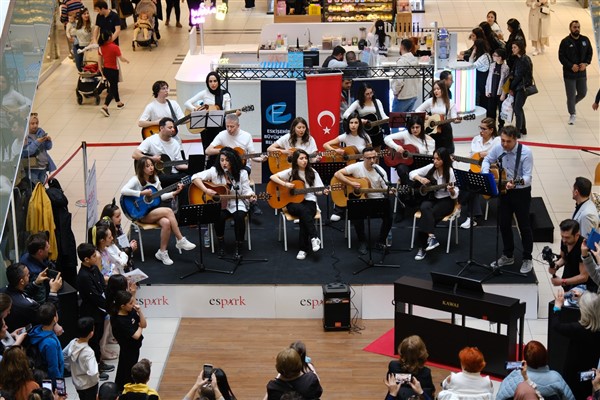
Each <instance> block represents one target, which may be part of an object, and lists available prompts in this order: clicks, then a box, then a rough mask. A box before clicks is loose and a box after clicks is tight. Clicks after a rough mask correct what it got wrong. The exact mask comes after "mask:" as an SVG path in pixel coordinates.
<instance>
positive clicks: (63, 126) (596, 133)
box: [33, 0, 600, 398]
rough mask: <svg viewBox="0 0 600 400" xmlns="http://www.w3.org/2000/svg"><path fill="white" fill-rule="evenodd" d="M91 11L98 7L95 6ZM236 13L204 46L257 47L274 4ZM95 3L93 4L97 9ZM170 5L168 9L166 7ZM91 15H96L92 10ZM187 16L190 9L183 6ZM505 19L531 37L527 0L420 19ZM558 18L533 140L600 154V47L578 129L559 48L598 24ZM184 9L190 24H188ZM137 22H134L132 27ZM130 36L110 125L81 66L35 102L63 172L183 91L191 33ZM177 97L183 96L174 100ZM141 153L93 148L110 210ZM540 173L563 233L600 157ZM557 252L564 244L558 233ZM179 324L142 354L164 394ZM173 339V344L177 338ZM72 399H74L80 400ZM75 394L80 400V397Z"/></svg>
mask: <svg viewBox="0 0 600 400" xmlns="http://www.w3.org/2000/svg"><path fill="white" fill-rule="evenodd" d="M86 3H91V1H90V0H86ZM229 4H230V6H231V8H230V12H229V14H228V15H227V18H226V20H225V21H216V20H211V21H208V22H207V23H206V26H205V44H206V46H207V52H209V51H210V49H214V50H215V51H217V50H218V48H219V47H220V46H222V45H230V46H235V45H240V46H241V45H250V44H258V38H259V34H258V33H254V32H256V31H253V32H252V33H244V31H245V30H248V29H252V30H256V29H259V28H260V27H261V26H263V25H264V24H267V23H270V22H272V17H271V16H268V15H266V13H265V11H266V3H265V2H264V1H263V0H259V1H257V7H256V9H255V10H254V11H251V12H248V11H242V10H241V8H242V6H243V2H242V1H241V0H230V1H229ZM88 5H89V4H88ZM163 7H164V4H163ZM90 8H91V7H90ZM184 8H185V6H184ZM492 9H493V10H495V11H496V12H497V13H498V16H499V17H498V20H499V23H500V26H501V28H502V29H503V30H504V31H505V32H506V20H508V19H509V18H511V17H514V18H517V19H518V20H520V21H521V22H522V24H523V26H524V31H525V34H526V35H527V33H528V30H527V8H526V7H525V1H523V0H519V1H511V0H507V1H502V2H498V1H492V0H481V1H469V0H464V1H460V0H437V1H434V0H426V11H427V12H426V13H425V14H420V15H417V16H416V18H419V19H420V22H421V26H424V25H425V24H428V23H429V22H432V21H434V20H437V21H438V22H439V24H440V25H441V26H446V27H449V28H451V29H455V30H460V31H461V32H464V33H461V36H460V37H461V38H460V41H461V42H463V43H465V44H464V46H465V47H466V38H467V31H468V30H469V29H470V28H471V27H473V26H475V25H476V24H478V23H479V22H481V21H482V20H484V19H485V16H486V14H487V11H488V10H492ZM554 10H555V12H554V13H553V14H552V24H553V29H552V36H551V46H550V48H549V49H548V50H547V51H546V53H545V54H543V55H539V56H537V57H535V58H533V62H534V73H535V77H536V82H537V84H538V86H539V88H540V94H538V95H537V96H534V97H532V98H531V99H529V100H528V102H527V104H526V106H525V112H526V115H527V120H528V130H529V135H528V137H527V140H528V141H531V142H536V143H553V144H568V145H576V146H596V147H598V146H600V129H599V128H600V121H599V116H600V113H599V112H593V111H592V108H591V104H592V102H593V99H594V96H595V94H596V91H597V89H598V86H599V79H598V77H599V73H598V59H597V54H596V47H594V60H593V62H592V64H591V65H590V67H589V68H588V87H589V88H588V89H589V93H588V96H587V97H586V98H585V99H584V100H583V101H581V103H580V104H579V105H578V107H577V108H578V116H577V123H576V125H574V126H569V125H567V119H568V114H567V111H566V104H565V102H566V100H565V94H564V87H563V81H562V73H561V66H560V64H559V62H558V59H557V51H558V44H559V43H560V40H561V39H562V38H563V37H564V36H566V35H567V34H568V24H569V22H570V21H571V20H573V19H577V20H579V21H580V22H581V26H582V33H583V34H584V35H586V36H588V37H590V38H591V39H592V40H593V32H592V29H591V26H592V23H591V18H590V15H589V11H587V10H584V9H582V8H581V6H580V5H579V3H577V2H575V1H574V0H563V1H561V0H559V1H558V3H557V5H556V6H555V7H554ZM182 11H183V18H182V20H183V21H185V20H186V17H187V10H182ZM129 22H131V19H130V20H129ZM131 32H132V30H131V29H128V30H125V31H124V32H123V33H122V35H121V38H122V39H121V43H122V49H123V52H124V55H125V57H126V58H128V59H129V60H131V64H129V65H125V66H124V71H123V72H124V77H125V81H124V82H123V83H121V84H120V88H119V89H120V92H121V97H122V100H123V101H124V102H125V103H126V107H125V109H123V110H120V111H117V110H116V109H115V108H114V107H115V106H114V103H113V106H112V107H113V108H111V117H110V118H105V117H103V116H102V115H101V114H100V111H99V107H96V106H94V105H91V104H89V102H88V104H85V105H83V106H79V105H77V103H76V101H75V93H74V91H75V84H76V80H77V74H76V69H75V66H74V64H73V63H72V62H71V61H70V60H68V59H67V60H65V61H64V62H63V63H62V65H61V66H60V68H59V69H57V70H56V71H55V72H54V73H53V74H52V76H50V78H49V79H48V80H46V81H45V82H44V83H43V84H41V85H40V87H39V90H38V92H37V94H36V96H35V101H34V107H33V109H34V111H36V112H38V113H39V114H40V123H41V126H42V127H43V128H44V129H45V130H46V131H47V132H49V134H50V135H52V137H53V141H54V148H53V149H52V151H51V154H52V157H53V158H54V159H55V160H56V161H57V163H58V164H61V163H62V162H63V161H65V160H66V159H67V158H68V157H69V156H70V155H71V154H72V153H73V152H75V151H76V150H77V149H78V147H79V146H80V145H81V142H82V141H87V142H90V143H96V142H100V143H107V142H113V143H114V142H137V141H139V140H140V136H139V128H138V127H137V124H136V123H137V119H138V116H139V115H140V114H141V112H142V109H143V107H144V106H145V105H146V104H147V103H148V102H149V101H150V100H151V92H150V86H151V84H152V82H154V81H155V80H158V79H163V80H166V81H167V82H169V83H170V85H171V88H173V89H176V87H175V80H174V76H175V74H176V72H177V70H178V67H179V66H178V65H177V64H176V63H175V62H174V60H175V58H176V56H177V55H184V54H185V53H186V52H187V29H185V28H183V29H177V28H175V27H173V26H170V27H164V26H161V34H162V39H161V41H160V46H159V47H158V48H156V49H153V50H152V52H149V51H147V50H144V49H140V50H138V51H136V52H132V51H131V47H130V43H131ZM172 95H173V96H175V93H172ZM132 149H133V148H132V147H120V148H119V147H109V148H88V160H89V162H90V166H91V163H92V160H95V162H96V168H97V176H98V198H99V203H100V205H104V204H106V203H108V202H110V200H111V199H112V198H113V197H115V196H118V193H119V190H120V188H121V186H122V184H123V183H124V182H125V181H126V180H127V179H129V177H130V176H131V175H132V168H131V167H132V162H131V158H130V156H131V151H132ZM467 151H468V144H466V143H460V144H458V145H457V153H463V154H466V153H467ZM533 153H534V158H535V172H534V179H533V194H534V196H541V197H543V198H544V200H545V203H546V206H547V208H548V211H549V213H550V216H551V217H552V219H553V221H554V224H555V226H557V225H558V223H559V222H560V221H561V220H563V219H565V218H569V217H570V216H571V213H572V210H573V207H574V204H573V201H572V200H571V187H572V182H573V180H574V178H575V177H576V176H580V175H582V176H587V177H589V178H590V179H593V174H594V169H595V167H596V164H597V163H598V161H600V158H598V157H597V156H593V155H590V154H587V153H584V152H581V151H578V150H564V149H556V148H544V147H533ZM81 160H82V156H81V153H79V154H77V155H76V156H75V158H74V159H73V161H71V162H70V163H69V164H68V165H66V166H65V168H64V169H63V170H62V171H61V172H60V174H59V175H58V178H59V180H60V181H61V183H62V185H63V188H64V189H65V191H66V195H67V197H68V198H69V199H70V201H71V206H70V210H71V212H72V213H73V231H74V232H75V235H76V238H77V240H78V241H82V240H83V239H84V230H85V209H84V208H78V207H76V206H75V201H76V200H78V199H82V198H83V197H84V188H83V173H82V163H81ZM554 239H555V240H554V245H553V247H554V248H555V249H557V248H558V241H559V239H560V236H559V233H558V229H556V228H555V238H554ZM543 245H544V244H543V243H541V244H536V245H535V249H534V255H535V257H536V258H538V259H541V258H540V257H539V253H540V251H541V248H542V247H543ZM534 265H535V270H536V273H537V276H538V279H539V281H540V284H539V315H540V317H541V319H538V320H529V321H527V325H526V332H525V339H526V340H531V339H537V340H540V341H542V342H544V343H545V342H546V320H545V319H543V318H545V317H546V315H545V314H546V311H545V304H547V302H548V301H549V300H550V299H551V298H552V288H551V286H550V282H549V277H548V274H547V273H546V267H545V265H544V264H543V263H542V262H539V261H536V262H534ZM177 323H178V321H177V320H169V319H167V320H165V319H160V320H158V319H157V320H155V321H150V323H149V325H150V328H149V332H151V333H156V340H153V339H152V337H153V336H152V335H151V334H149V335H148V336H147V340H146V341H145V343H144V348H143V352H142V353H143V355H148V356H151V357H152V358H153V361H154V364H153V369H154V371H153V375H152V381H151V383H152V384H154V385H155V386H158V383H159V379H160V374H161V372H162V369H161V368H162V365H163V363H164V361H165V359H166V358H165V357H166V354H167V353H168V352H165V351H163V350H165V349H166V348H168V347H169V345H167V343H170V342H169V340H165V339H167V337H169V338H171V334H173V333H174V332H175V331H176V327H177ZM171 339H172V338H171ZM71 393H73V392H71ZM75 396H76V394H74V393H73V394H72V395H71V398H75Z"/></svg>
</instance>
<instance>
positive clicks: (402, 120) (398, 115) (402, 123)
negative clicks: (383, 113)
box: [389, 111, 427, 128]
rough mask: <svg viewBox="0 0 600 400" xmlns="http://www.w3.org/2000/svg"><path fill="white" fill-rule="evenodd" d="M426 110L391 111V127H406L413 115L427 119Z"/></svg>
mask: <svg viewBox="0 0 600 400" xmlns="http://www.w3.org/2000/svg"><path fill="white" fill-rule="evenodd" d="M426 115H427V113H426V112H424V111H423V112H391V113H390V114H389V119H390V121H389V126H390V128H405V127H406V124H407V123H408V120H410V119H411V118H412V117H421V118H422V119H423V121H425V116H426Z"/></svg>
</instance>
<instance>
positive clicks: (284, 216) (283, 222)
mask: <svg viewBox="0 0 600 400" xmlns="http://www.w3.org/2000/svg"><path fill="white" fill-rule="evenodd" d="M279 214H280V215H281V218H280V219H279V228H278V231H279V235H278V238H277V240H278V241H280V242H281V236H282V235H281V234H282V232H283V249H284V250H285V251H287V249H288V245H287V222H288V221H289V222H294V220H295V219H297V218H296V217H295V216H294V215H292V214H290V213H289V212H288V210H287V208H286V207H283V208H282V209H281V212H280V213H279ZM317 223H318V224H319V239H320V240H321V248H323V220H322V219H321V210H319V209H317V212H316V214H315V224H317Z"/></svg>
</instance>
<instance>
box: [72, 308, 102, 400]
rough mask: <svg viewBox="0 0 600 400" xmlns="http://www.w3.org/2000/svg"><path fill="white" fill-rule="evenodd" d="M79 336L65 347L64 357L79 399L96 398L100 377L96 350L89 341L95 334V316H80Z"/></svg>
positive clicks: (92, 399)
mask: <svg viewBox="0 0 600 400" xmlns="http://www.w3.org/2000/svg"><path fill="white" fill-rule="evenodd" d="M77 336H78V337H77V338H75V339H73V340H71V342H70V343H69V344H68V345H67V346H66V347H65V348H64V349H63V357H64V359H65V363H66V364H68V365H69V366H70V367H71V378H72V379H73V386H75V390H77V395H79V400H96V395H97V394H98V383H99V382H100V377H99V373H98V363H97V362H96V357H95V356H94V350H92V348H91V347H90V345H89V343H88V342H89V341H90V339H91V338H92V336H94V319H93V318H91V317H81V318H79V321H77Z"/></svg>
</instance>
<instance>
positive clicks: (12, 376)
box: [0, 346, 40, 400]
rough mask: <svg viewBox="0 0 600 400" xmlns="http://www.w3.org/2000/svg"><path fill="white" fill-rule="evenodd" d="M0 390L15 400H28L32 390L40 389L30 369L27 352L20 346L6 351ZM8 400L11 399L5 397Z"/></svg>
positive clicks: (0, 367) (0, 364) (2, 364)
mask: <svg viewBox="0 0 600 400" xmlns="http://www.w3.org/2000/svg"><path fill="white" fill-rule="evenodd" d="M0 371H2V373H1V374H0V390H2V393H3V394H4V396H6V395H7V394H8V395H10V396H12V397H13V398H14V400H27V397H28V396H29V393H31V391H32V390H34V389H38V388H39V387H40V385H38V384H37V383H36V382H35V381H34V380H33V374H32V373H31V369H30V368H29V359H28V358H27V355H26V354H25V351H24V350H23V349H22V348H21V347H18V346H13V347H11V348H9V349H6V350H5V351H4V354H3V357H2V360H1V361H0ZM5 398H6V399H7V400H9V399H10V397H8V396H6V397H5Z"/></svg>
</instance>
